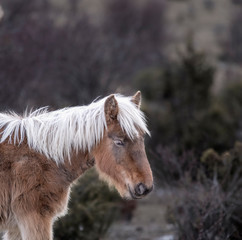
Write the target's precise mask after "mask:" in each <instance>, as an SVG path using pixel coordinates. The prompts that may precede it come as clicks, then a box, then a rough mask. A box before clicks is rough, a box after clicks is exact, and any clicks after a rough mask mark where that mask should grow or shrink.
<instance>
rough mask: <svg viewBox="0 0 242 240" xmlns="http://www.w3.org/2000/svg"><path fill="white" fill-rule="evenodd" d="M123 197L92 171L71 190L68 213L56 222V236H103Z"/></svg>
mask: <svg viewBox="0 0 242 240" xmlns="http://www.w3.org/2000/svg"><path fill="white" fill-rule="evenodd" d="M119 202H120V198H119V196H118V194H117V192H114V191H110V189H109V188H108V187H107V186H106V185H105V184H104V183H103V182H101V181H100V180H99V179H98V176H97V174H96V173H95V172H94V171H93V170H90V171H88V172H87V173H85V175H84V176H83V177H81V179H80V180H79V181H78V182H77V183H76V185H75V186H74V187H73V189H72V193H71V200H70V202H69V211H68V214H67V215H66V216H65V217H63V218H60V219H59V220H58V221H57V222H56V223H55V231H54V232H55V234H54V235H55V239H56V240H62V239H71V240H77V239H84V240H86V239H87V240H88V239H90V240H95V239H100V238H101V237H102V236H103V235H104V234H105V233H106V231H107V230H108V228H109V226H110V225H111V223H112V222H113V220H114V219H115V217H116V216H117V214H118V209H119Z"/></svg>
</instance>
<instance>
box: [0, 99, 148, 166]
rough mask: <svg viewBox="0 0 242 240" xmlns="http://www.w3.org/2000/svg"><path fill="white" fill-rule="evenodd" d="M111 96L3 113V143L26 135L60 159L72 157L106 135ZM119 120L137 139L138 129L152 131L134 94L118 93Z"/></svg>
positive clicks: (34, 144) (41, 149)
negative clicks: (59, 106) (106, 106)
mask: <svg viewBox="0 0 242 240" xmlns="http://www.w3.org/2000/svg"><path fill="white" fill-rule="evenodd" d="M106 98H107V97H105V98H103V99H100V100H99V101H95V102H92V103H91V104H90V105H87V106H79V107H69V108H63V109H59V110H56V111H50V112H48V110H47V108H41V109H38V110H36V111H34V112H30V113H29V114H27V113H26V114H24V115H23V116H20V115H17V114H16V113H14V112H10V113H0V129H2V132H1V136H0V143H2V142H4V141H8V143H10V144H21V143H22V142H23V141H24V140H25V139H26V141H27V144H28V146H29V147H30V148H32V149H34V150H36V151H38V152H40V153H42V154H44V155H45V156H47V157H48V158H51V159H53V160H54V161H56V163H60V162H63V161H64V159H65V158H68V159H70V155H71V152H72V151H73V150H75V151H79V150H82V151H90V150H91V149H92V148H93V147H94V146H95V145H96V144H98V143H99V142H100V140H101V139H102V138H103V134H104V131H105V130H106V129H107V123H106V119H105V113H104V103H105V100H106ZM115 98H116V100H117V102H118V106H119V113H118V121H119V123H120V126H121V128H122V129H123V131H124V132H125V133H126V134H127V135H128V136H129V138H131V139H134V138H135V137H136V136H137V134H138V129H140V130H142V131H143V132H145V133H148V134H149V131H148V129H147V126H146V121H145V117H144V115H143V113H142V112H141V111H140V110H139V109H138V108H137V107H136V106H135V104H134V103H132V102H131V98H130V97H124V96H121V95H115Z"/></svg>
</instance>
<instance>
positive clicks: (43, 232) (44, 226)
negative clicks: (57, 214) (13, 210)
mask: <svg viewBox="0 0 242 240" xmlns="http://www.w3.org/2000/svg"><path fill="white" fill-rule="evenodd" d="M18 225H19V229H20V232H21V236H22V239H23V240H33V239H34V240H52V239H53V234H52V225H53V220H52V219H51V218H49V217H48V218H46V217H43V216H41V214H31V215H30V214H29V215H28V216H21V218H19V219H18Z"/></svg>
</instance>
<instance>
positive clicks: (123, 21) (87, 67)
mask: <svg viewBox="0 0 242 240" xmlns="http://www.w3.org/2000/svg"><path fill="white" fill-rule="evenodd" d="M0 5H1V9H2V10H0V19H1V20H0V110H1V111H5V110H14V111H17V112H19V113H21V112H22V111H23V110H25V109H26V107H28V108H31V107H33V108H37V107H41V106H46V105H48V106H50V107H51V109H56V108H61V107H66V106H74V105H83V104H88V103H90V102H91V101H93V100H94V99H95V98H96V97H97V96H101V97H103V96H106V95H107V94H110V93H114V92H118V93H122V94H124V95H132V94H134V93H135V92H136V91H137V90H141V92H142V96H143V99H142V100H143V101H142V110H143V111H144V112H145V114H146V116H147V119H148V125H149V129H150V130H151V135H152V137H151V138H148V137H147V139H146V150H147V154H148V157H149V160H150V163H151V166H152V169H153V173H154V178H155V190H154V191H153V193H152V194H150V195H149V196H148V197H147V198H145V199H143V200H141V201H123V200H121V199H120V197H119V196H118V194H117V193H116V192H115V191H114V190H113V191H110V190H109V189H108V187H107V186H106V185H105V184H103V183H102V182H100V181H99V180H98V177H97V175H96V173H95V171H93V170H92V171H88V172H87V173H86V174H85V175H84V176H83V177H81V181H79V182H78V184H77V185H75V187H74V189H73V191H72V197H71V201H70V204H69V214H68V215H67V216H66V217H64V218H62V219H60V220H59V221H57V222H56V224H55V240H66V239H71V240H77V239H88V240H89V239H90V240H91V239H93V240H95V239H105V240H111V239H117V240H119V239H120V240H122V239H129V240H136V239H137V240H146V239H147V240H150V239H151V240H175V239H179V240H190V239H191V240H193V239H199V240H210V239H211V240H220V239H221V240H224V239H230V240H237V239H242V202H241V201H242V200H241V199H242V191H241V190H242V181H241V180H242V169H241V166H242V68H241V66H242V27H241V24H242V0H220V1H215V0H198V1H193V0H169V1H168V0H1V2H0Z"/></svg>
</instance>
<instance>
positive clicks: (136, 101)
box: [131, 91, 141, 109]
mask: <svg viewBox="0 0 242 240" xmlns="http://www.w3.org/2000/svg"><path fill="white" fill-rule="evenodd" d="M131 101H132V102H133V103H134V104H135V105H136V106H137V108H138V109H140V106H141V92H140V91H138V92H137V93H135V94H134V96H133V97H132V99H131Z"/></svg>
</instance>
